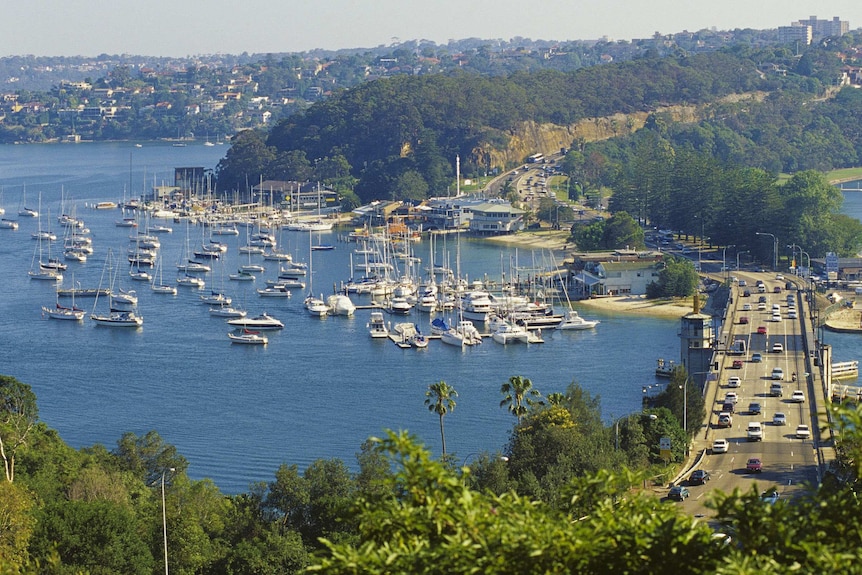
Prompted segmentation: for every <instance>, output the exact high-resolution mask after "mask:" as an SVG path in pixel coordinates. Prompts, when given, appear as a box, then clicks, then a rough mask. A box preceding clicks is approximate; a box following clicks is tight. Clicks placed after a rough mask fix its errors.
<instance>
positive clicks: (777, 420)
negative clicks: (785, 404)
mask: <svg viewBox="0 0 862 575" xmlns="http://www.w3.org/2000/svg"><path fill="white" fill-rule="evenodd" d="M772 425H787V416H786V415H784V413H782V412H780V411H776V412H775V413H774V414H773V415H772Z"/></svg>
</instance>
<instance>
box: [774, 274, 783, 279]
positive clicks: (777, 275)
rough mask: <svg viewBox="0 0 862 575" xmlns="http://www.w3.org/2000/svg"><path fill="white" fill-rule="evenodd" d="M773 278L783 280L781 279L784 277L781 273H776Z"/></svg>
mask: <svg viewBox="0 0 862 575" xmlns="http://www.w3.org/2000/svg"><path fill="white" fill-rule="evenodd" d="M775 279H777V280H783V279H784V275H783V274H776V275H775Z"/></svg>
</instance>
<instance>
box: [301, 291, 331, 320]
mask: <svg viewBox="0 0 862 575" xmlns="http://www.w3.org/2000/svg"><path fill="white" fill-rule="evenodd" d="M304 305H305V310H306V311H307V312H308V313H309V315H313V316H314V317H320V318H324V317H326V316H327V315H329V306H328V305H326V303H325V302H324V301H323V298H322V297H319V298H317V297H314V296H313V295H311V294H309V295H308V297H306V298H305V301H304Z"/></svg>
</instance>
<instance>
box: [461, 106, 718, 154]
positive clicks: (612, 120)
mask: <svg viewBox="0 0 862 575" xmlns="http://www.w3.org/2000/svg"><path fill="white" fill-rule="evenodd" d="M653 113H659V114H662V115H664V116H666V117H667V120H668V121H670V122H695V121H697V120H698V119H700V117H701V115H702V110H700V109H699V108H698V107H696V106H668V107H665V108H661V109H660V110H658V111H644V112H635V113H632V114H614V115H612V116H605V117H602V118H587V119H584V120H581V121H579V122H576V123H574V124H569V125H567V126H561V125H558V124H549V123H546V124H539V123H536V122H524V123H523V124H521V125H520V126H519V127H518V128H516V129H515V130H513V131H512V132H508V133H506V134H505V135H504V134H500V136H501V138H502V139H508V145H507V146H506V147H505V148H503V149H495V148H492V144H490V143H487V144H485V145H483V146H482V147H477V148H475V149H474V150H473V156H474V158H473V159H474V160H476V161H477V163H478V164H479V165H491V166H497V167H502V168H505V169H508V168H511V167H513V166H517V165H518V164H520V163H523V162H524V161H525V160H526V158H527V157H528V156H531V155H533V154H535V153H536V152H541V153H542V154H545V155H550V154H555V153H558V152H559V151H560V148H569V147H571V146H572V145H573V143H577V142H580V143H582V144H585V143H588V142H596V141H599V140H606V139H609V138H613V137H615V136H623V135H626V134H630V133H632V132H634V131H636V130H639V129H641V128H643V126H644V124H645V123H646V120H647V118H648V117H649V115H650V114H653ZM498 141H499V140H498ZM575 145H576V144H575Z"/></svg>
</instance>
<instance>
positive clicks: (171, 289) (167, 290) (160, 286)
mask: <svg viewBox="0 0 862 575" xmlns="http://www.w3.org/2000/svg"><path fill="white" fill-rule="evenodd" d="M156 279H158V283H157V282H156ZM150 289H151V290H153V292H155V293H161V294H170V295H177V288H176V286H172V285H167V284H165V282H164V280H163V279H162V256H161V255H159V256H158V258H157V259H156V270H155V271H154V272H153V281H152V283H151V284H150Z"/></svg>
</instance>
